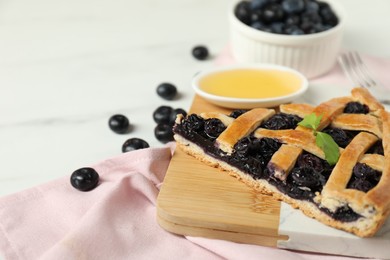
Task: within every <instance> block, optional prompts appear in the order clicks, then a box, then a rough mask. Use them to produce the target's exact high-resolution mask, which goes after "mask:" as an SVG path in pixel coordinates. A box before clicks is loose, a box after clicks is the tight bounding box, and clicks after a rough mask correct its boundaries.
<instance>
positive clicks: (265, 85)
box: [199, 69, 302, 99]
mask: <svg viewBox="0 0 390 260" xmlns="http://www.w3.org/2000/svg"><path fill="white" fill-rule="evenodd" d="M301 85H302V80H301V78H299V77H298V76H297V75H295V74H293V73H292V72H289V71H281V70H272V69H263V70H259V69H238V70H227V71H220V72H215V73H212V74H210V75H207V76H205V77H204V78H202V79H201V80H200V81H199V87H200V89H202V90H203V91H205V92H207V93H209V94H212V95H217V96H223V97H232V98H248V99H261V98H274V97H281V96H286V95H289V94H292V93H294V92H296V91H297V90H298V89H299V88H300V87H301Z"/></svg>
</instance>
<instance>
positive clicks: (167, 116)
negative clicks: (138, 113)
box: [153, 106, 173, 124]
mask: <svg viewBox="0 0 390 260" xmlns="http://www.w3.org/2000/svg"><path fill="white" fill-rule="evenodd" d="M172 111H173V108H172V107H170V106H159V107H158V108H157V109H156V110H154V112H153V119H154V122H156V123H157V124H160V123H169V121H170V120H171V113H172Z"/></svg>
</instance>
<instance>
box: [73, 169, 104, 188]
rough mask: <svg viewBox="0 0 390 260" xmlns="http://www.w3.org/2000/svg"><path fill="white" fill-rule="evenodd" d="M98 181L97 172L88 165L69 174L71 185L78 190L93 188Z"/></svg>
mask: <svg viewBox="0 0 390 260" xmlns="http://www.w3.org/2000/svg"><path fill="white" fill-rule="evenodd" d="M98 182H99V174H98V173H97V172H96V171H95V169H93V168H90V167H84V168H80V169H78V170H76V171H74V172H73V173H72V175H71V176H70V183H71V185H72V186H73V187H74V188H75V189H78V190H80V191H90V190H92V189H94V188H95V187H96V186H97V185H98Z"/></svg>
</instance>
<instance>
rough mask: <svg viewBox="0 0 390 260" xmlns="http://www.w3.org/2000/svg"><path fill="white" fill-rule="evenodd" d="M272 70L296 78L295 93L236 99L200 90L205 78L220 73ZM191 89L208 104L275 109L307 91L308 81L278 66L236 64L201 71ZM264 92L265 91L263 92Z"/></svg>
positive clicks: (239, 107) (234, 107) (300, 75)
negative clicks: (289, 74) (297, 80)
mask: <svg viewBox="0 0 390 260" xmlns="http://www.w3.org/2000/svg"><path fill="white" fill-rule="evenodd" d="M246 69H250V70H274V71H282V72H289V73H291V74H292V75H293V76H294V77H297V78H298V79H299V80H300V86H299V87H297V89H296V90H295V92H293V93H291V94H288V95H283V96H276V97H272V98H237V97H227V96H224V95H216V94H210V93H208V92H207V91H205V90H203V89H202V88H201V86H200V85H201V84H200V82H201V81H202V79H204V78H205V77H207V76H209V75H212V74H215V73H220V72H228V71H233V70H246ZM192 87H193V89H194V91H195V93H196V94H198V95H199V96H201V97H203V98H204V99H206V100H207V101H208V102H210V103H212V104H215V105H218V106H222V107H227V108H233V109H251V108H256V107H276V106H278V105H280V104H283V103H289V102H292V101H293V100H295V99H296V98H298V97H300V96H301V95H302V94H303V93H305V91H306V90H307V89H308V81H307V79H306V77H305V76H304V75H302V74H301V73H300V72H298V71H296V70H294V69H291V68H288V67H285V66H280V65H273V64H236V65H227V66H220V67H213V68H211V69H209V70H205V71H202V72H200V73H198V74H196V75H195V76H194V78H193V79H192ZM265 91H266V90H265Z"/></svg>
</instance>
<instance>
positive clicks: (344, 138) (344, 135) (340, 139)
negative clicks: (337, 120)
mask: <svg viewBox="0 0 390 260" xmlns="http://www.w3.org/2000/svg"><path fill="white" fill-rule="evenodd" d="M323 132H324V133H327V134H328V135H330V136H331V137H332V138H333V140H334V141H335V142H336V143H337V145H338V146H340V147H342V148H345V147H347V145H348V144H349V143H350V142H351V141H352V139H353V138H354V137H355V136H356V135H357V134H358V133H359V132H357V131H348V130H343V129H340V128H330V127H328V128H325V129H324V130H323Z"/></svg>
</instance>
